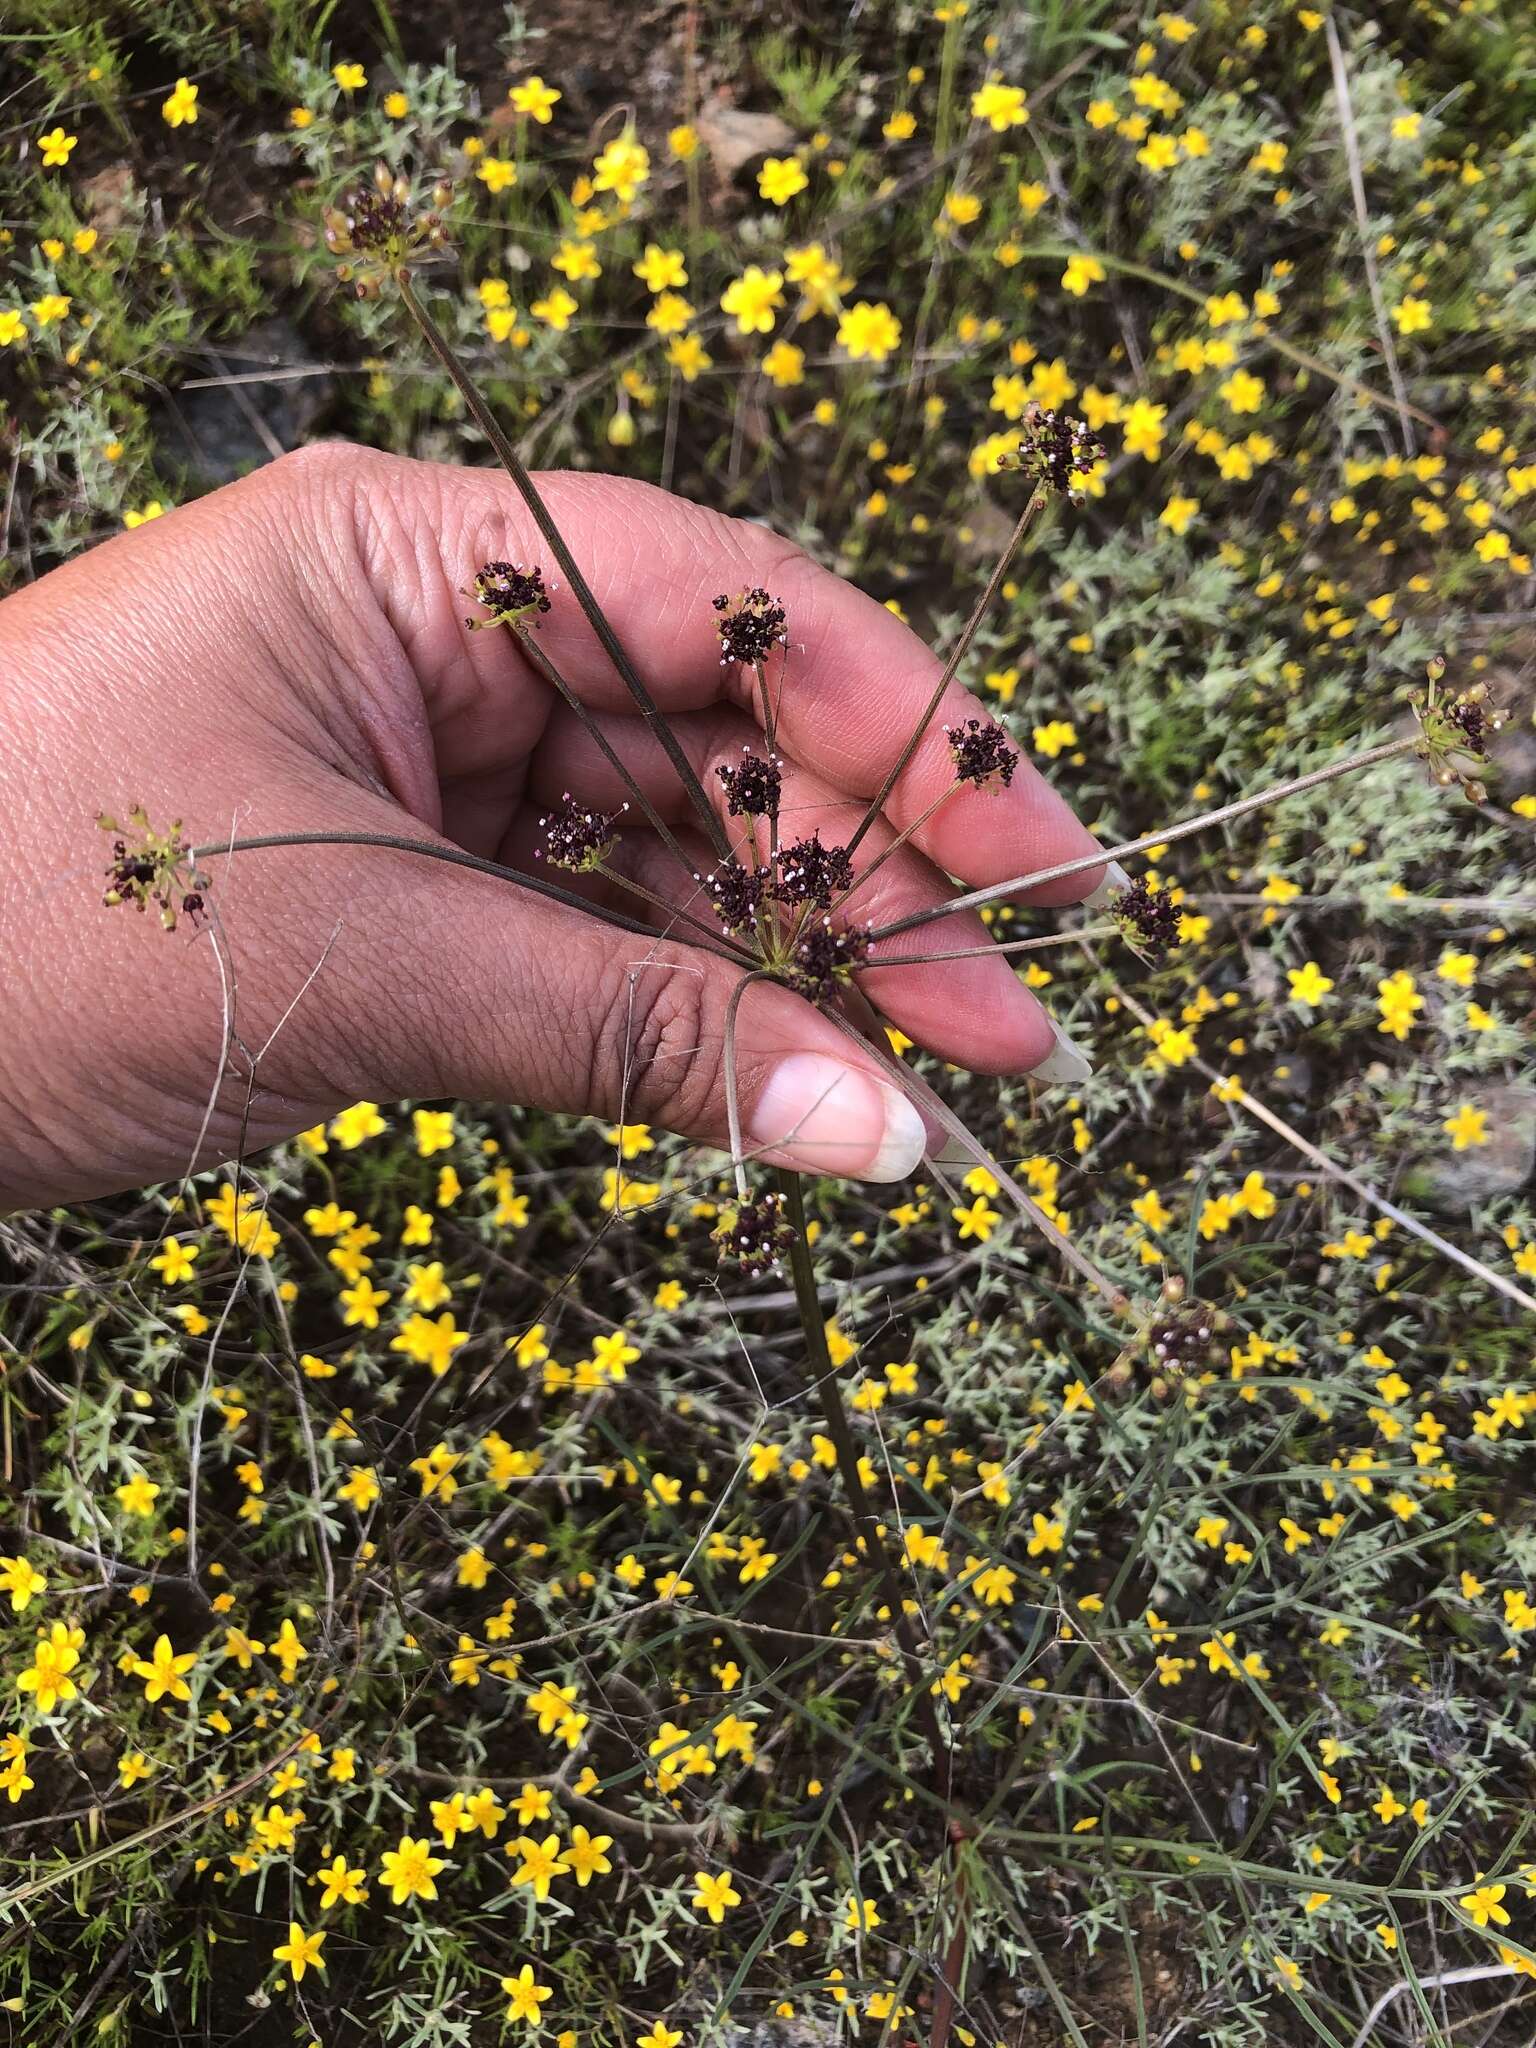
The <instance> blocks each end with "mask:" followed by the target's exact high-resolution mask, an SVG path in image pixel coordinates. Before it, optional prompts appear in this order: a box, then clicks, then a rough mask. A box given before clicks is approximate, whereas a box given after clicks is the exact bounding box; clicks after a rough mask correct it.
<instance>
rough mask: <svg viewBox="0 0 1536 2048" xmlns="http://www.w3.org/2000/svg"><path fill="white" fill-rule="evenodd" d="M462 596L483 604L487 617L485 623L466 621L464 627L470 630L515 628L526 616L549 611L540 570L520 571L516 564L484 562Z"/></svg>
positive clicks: (476, 620) (522, 569) (482, 621)
mask: <svg viewBox="0 0 1536 2048" xmlns="http://www.w3.org/2000/svg"><path fill="white" fill-rule="evenodd" d="M466 595H468V596H471V597H473V598H474V600H475V602H476V603H477V604H483V605H484V606H485V608H486V610H487V611H488V612H489V613H490V614H491V616H490V618H489V619H470V620H468V621H467V622H466V623H467V624H469V625H471V626H474V625H481V626H502V625H515V624H516V623H517V621H518V620H519V619H522V618H525V617H526V616H527V615H528V614H529V613H530V612H547V611H548V610H549V592H548V591H547V590H546V589H545V587H544V572H543V570H542V569H524V568H522V567H521V566H520V565H519V564H518V563H516V562H487V563H486V564H485V566H484V568H483V569H477V570H476V571H475V580H474V583H473V584H472V585H471V587H470V589H469V591H468V592H467V593H466Z"/></svg>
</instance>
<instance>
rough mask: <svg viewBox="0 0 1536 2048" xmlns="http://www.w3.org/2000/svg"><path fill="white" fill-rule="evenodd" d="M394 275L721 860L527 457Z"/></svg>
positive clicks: (721, 837)
mask: <svg viewBox="0 0 1536 2048" xmlns="http://www.w3.org/2000/svg"><path fill="white" fill-rule="evenodd" d="M395 281H396V284H397V285H398V287H399V291H400V297H401V299H402V301H403V302H404V305H405V308H406V311H407V312H408V313H409V314H410V315H411V318H412V319H413V320H414V321H415V322H416V325H417V326H418V327H419V328H420V329H421V333H422V337H423V339H424V340H425V341H426V343H427V346H428V347H429V348H430V349H431V351H432V353H433V354H434V355H435V356H436V357H437V359H438V361H439V362H440V363H441V364H442V366H443V368H444V369H445V370H446V371H447V372H448V375H449V376H450V377H451V378H452V379H453V382H454V385H455V386H456V388H457V390H458V392H459V395H460V397H461V398H462V399H463V400H464V403H465V404H466V405H467V406H468V407H469V410H470V413H471V415H472V416H473V418H474V422H475V424H476V426H477V427H479V429H480V431H481V433H482V434H484V436H485V438H486V439H487V440H488V441H489V442H490V444H491V448H492V450H493V451H494V453H495V456H496V459H497V461H498V462H499V463H500V464H501V466H502V468H503V469H504V470H505V471H506V472H507V475H508V476H509V477H511V479H512V481H513V483H514V484H516V486H517V488H518V491H519V492H520V493H521V495H522V498H523V502H524V503H525V504H526V505H527V507H528V510H529V511H530V512H531V513H532V514H533V521H534V524H535V525H536V526H537V527H538V529H539V532H540V533H541V534H542V535H543V536H544V539H545V540H546V541H547V542H548V544H549V551H550V553H551V554H552V555H553V556H554V558H555V560H556V561H557V562H558V563H559V564H560V568H561V570H562V572H563V574H564V575H565V578H566V580H567V582H568V583H569V584H570V586H571V589H572V591H573V592H574V593H575V596H576V602H577V603H578V604H579V605H580V606H581V608H582V610H583V611H584V612H585V613H586V615H587V621H588V623H589V624H590V626H591V628H592V630H593V632H594V633H595V634H596V635H597V637H598V640H599V642H600V643H601V645H602V649H603V652H604V653H605V654H606V655H607V656H608V659H609V660H610V661H611V662H612V663H613V665H614V667H615V668H616V669H617V670H618V672H619V675H620V676H621V677H622V679H623V682H624V687H625V688H626V689H627V690H628V691H629V694H630V695H631V696H632V697H633V698H634V700H635V702H636V703H637V704H638V705H639V706H640V710H641V714H642V716H643V717H644V719H645V721H646V723H647V725H649V726H650V728H651V731H652V732H653V733H654V734H655V735H656V738H657V739H658V740H659V741H660V743H661V746H662V749H663V751H664V752H665V754H666V756H667V759H668V760H669V761H670V762H671V763H672V765H673V767H674V768H675V769H676V770H677V773H678V776H679V779H680V780H681V782H682V785H683V787H684V789H686V790H687V792H688V796H689V800H690V802H691V803H692V804H693V807H694V809H695V810H696V811H697V812H698V814H699V822H700V823H701V824H702V825H703V827H704V829H705V831H707V832H708V834H709V836H710V839H711V840H712V841H713V843H714V847H715V851H716V852H717V853H718V854H719V855H720V857H721V859H722V860H723V859H725V857H726V856H727V855H728V854H729V852H730V843H729V841H728V840H727V839H726V836H725V831H724V828H723V827H722V826H721V823H720V819H719V817H718V815H717V814H716V811H715V807H714V805H713V804H712V803H711V802H710V800H709V798H708V797H707V796H706V795H705V793H704V787H703V784H702V783H701V782H700V781H699V778H698V776H697V775H695V774H694V772H693V764H692V762H691V761H690V760H689V759H688V756H687V755H686V754H685V753H684V752H683V749H682V745H681V743H680V742H679V740H678V738H677V735H676V734H675V733H674V732H673V731H672V728H671V727H670V726H669V725H668V724H667V721H666V720H665V719H664V718H663V717H662V715H661V710H660V707H659V706H658V705H657V703H656V700H655V698H654V697H652V695H651V693H650V691H649V690H648V689H647V688H646V687H645V684H644V683H643V682H642V681H641V680H640V677H639V675H638V674H637V673H636V671H635V665H634V663H633V662H632V661H631V660H630V658H629V656H628V654H627V653H626V652H625V651H624V647H623V644H622V642H621V641H620V639H619V636H618V634H617V633H615V632H614V630H613V627H612V626H611V625H610V624H609V623H608V618H607V615H606V613H605V612H604V611H603V608H602V606H601V605H600V604H599V603H598V601H597V599H596V598H595V597H594V596H593V594H592V590H591V587H590V585H589V584H588V582H587V579H586V577H585V576H583V575H582V573H581V570H580V569H579V568H578V567H577V564H576V558H575V556H574V555H573V554H572V553H571V551H570V549H569V548H568V547H567V546H566V544H565V536H564V535H563V534H562V533H561V531H560V529H559V527H558V526H556V524H555V521H554V517H553V515H552V514H551V512H550V510H549V507H548V506H547V505H546V504H545V502H544V499H543V497H542V496H541V494H540V492H539V488H538V486H537V484H535V482H534V480H533V478H532V477H531V476H530V475H529V474H528V470H527V467H526V466H525V464H524V462H523V459H522V457H521V456H520V455H519V454H518V452H517V450H516V449H515V448H514V447H513V446H512V443H511V442H510V441H509V440H508V439H507V437H506V435H505V434H504V433H503V432H502V430H501V428H500V426H499V425H498V424H497V422H496V416H495V414H494V413H492V411H491V410H490V408H489V406H488V405H487V404H486V402H485V400H484V399H483V398H482V397H481V395H480V392H479V388H478V387H477V385H476V384H475V381H474V379H473V378H472V377H471V376H470V374H469V372H468V371H467V370H466V369H465V368H464V365H463V364H462V363H461V362H460V361H459V358H458V356H457V354H456V353H455V351H454V349H453V346H452V344H451V343H450V342H449V340H448V338H447V336H446V335H445V334H444V333H443V332H442V330H441V328H440V327H439V326H438V324H437V322H436V321H435V320H434V319H433V318H432V315H431V314H430V313H429V312H428V311H427V309H426V307H425V306H424V305H423V304H422V302H421V300H420V299H419V298H418V297H417V296H416V291H415V288H414V286H413V285H412V283H411V280H410V275H409V273H408V272H406V271H404V270H401V271H397V272H396V278H395Z"/></svg>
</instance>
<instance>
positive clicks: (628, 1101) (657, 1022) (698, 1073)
mask: <svg viewBox="0 0 1536 2048" xmlns="http://www.w3.org/2000/svg"><path fill="white" fill-rule="evenodd" d="M712 1010H713V1005H712V1004H711V1002H710V998H709V988H708V980H707V976H706V974H705V973H704V972H703V970H701V969H699V968H696V967H692V966H690V965H688V964H687V963H686V962H680V961H676V960H671V959H667V958H657V959H650V960H636V961H632V962H616V963H615V965H614V967H613V968H612V969H611V970H610V973H609V976H608V985H607V988H606V989H605V992H604V1000H603V1003H602V1008H601V1011H600V1018H601V1022H600V1027H599V1030H598V1032H597V1035H596V1039H595V1042H594V1045H593V1073H592V1086H591V1089H590V1094H591V1099H592V1100H593V1101H594V1102H595V1103H597V1102H600V1103H605V1104H607V1105H608V1106H609V1108H610V1109H611V1112H612V1113H613V1114H614V1115H615V1116H618V1117H621V1118H624V1119H626V1120H628V1121H630V1122H633V1123H657V1124H662V1125H665V1126H666V1127H667V1128H668V1129H670V1130H679V1131H683V1132H694V1131H700V1130H707V1129H712V1128H713V1127H714V1125H715V1123H716V1122H717V1120H718V1119H717V1115H716V1110H717V1105H718V1104H719V1102H720V1101H721V1099H722V1097H723V1085H724V1084H723V1047H722V1046H721V1045H720V1044H719V1043H718V1042H717V1040H716V1037H715V1034H714V1031H713V1029H712Z"/></svg>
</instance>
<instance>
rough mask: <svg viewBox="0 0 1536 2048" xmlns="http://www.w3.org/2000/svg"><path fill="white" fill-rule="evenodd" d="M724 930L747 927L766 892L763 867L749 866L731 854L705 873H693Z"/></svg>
mask: <svg viewBox="0 0 1536 2048" xmlns="http://www.w3.org/2000/svg"><path fill="white" fill-rule="evenodd" d="M694 880H695V881H696V882H697V883H698V884H699V886H700V888H701V889H703V890H704V892H705V894H706V895H707V896H708V897H709V900H710V902H711V903H712V904H713V905H714V906H715V915H716V917H718V918H719V920H720V922H721V923H722V924H723V925H724V926H725V928H726V930H727V931H728V932H745V931H750V930H751V929H752V926H753V925H754V924H755V923H756V922H757V913H758V911H759V910H760V909H761V907H762V905H763V902H764V901H765V899H766V897H767V894H768V873H767V870H766V869H765V868H749V867H748V866H747V865H746V863H745V862H744V861H739V860H737V859H736V857H735V855H734V854H733V855H731V856H730V857H728V858H727V859H725V860H723V861H721V863H720V865H719V866H718V867H717V868H714V869H712V870H711V871H710V873H709V874H707V875H695V876H694Z"/></svg>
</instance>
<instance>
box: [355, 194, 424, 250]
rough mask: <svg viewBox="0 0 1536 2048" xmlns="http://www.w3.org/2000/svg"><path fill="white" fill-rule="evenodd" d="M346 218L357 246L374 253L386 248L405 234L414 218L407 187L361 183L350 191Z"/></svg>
mask: <svg viewBox="0 0 1536 2048" xmlns="http://www.w3.org/2000/svg"><path fill="white" fill-rule="evenodd" d="M343 217H344V218H345V220H346V224H347V225H346V232H347V236H348V238H349V239H350V241H351V243H352V247H353V248H354V249H360V250H363V251H366V252H372V251H375V250H379V249H383V248H386V247H387V246H388V245H389V243H390V242H391V241H392V240H393V239H394V238H395V237H397V236H400V235H403V234H404V233H405V228H406V223H407V221H408V220H409V219H410V207H409V204H408V193H407V190H406V189H405V187H404V186H403V184H397V185H391V186H390V187H389V188H388V189H387V190H385V189H381V188H380V187H378V186H373V185H360V186H359V187H358V188H357V190H356V191H354V192H350V193H348V195H347V199H346V203H345V206H344V208H343Z"/></svg>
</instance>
